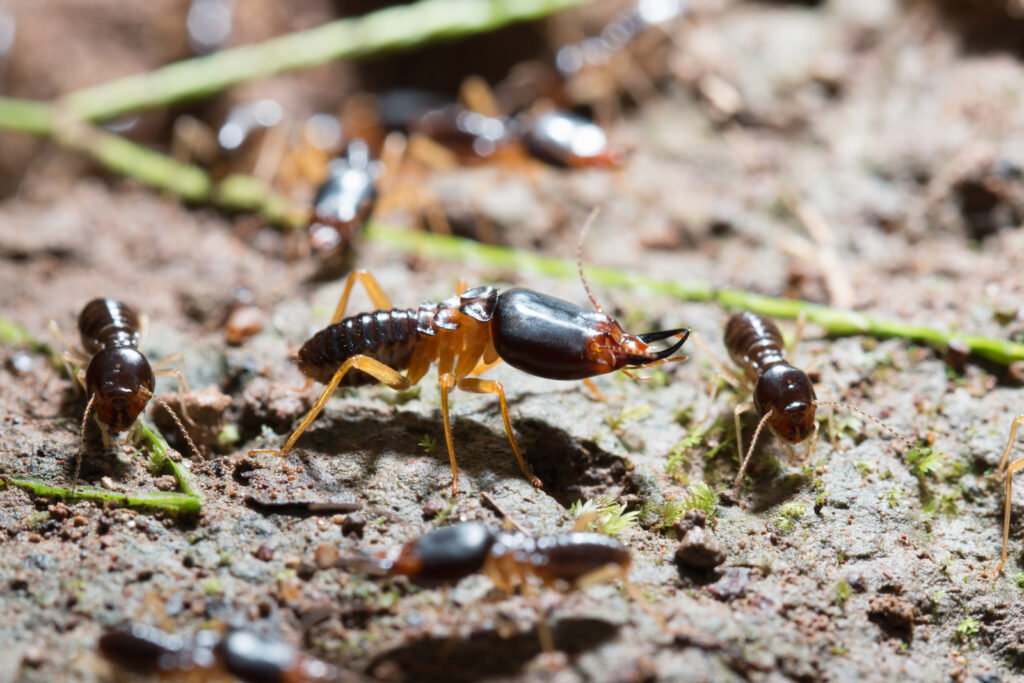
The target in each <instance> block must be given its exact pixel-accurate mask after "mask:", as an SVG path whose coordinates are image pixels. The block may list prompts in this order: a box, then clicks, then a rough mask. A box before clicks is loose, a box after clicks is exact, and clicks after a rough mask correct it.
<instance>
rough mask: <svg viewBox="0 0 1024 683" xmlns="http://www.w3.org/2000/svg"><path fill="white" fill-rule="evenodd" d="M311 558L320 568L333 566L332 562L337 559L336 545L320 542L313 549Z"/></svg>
mask: <svg viewBox="0 0 1024 683" xmlns="http://www.w3.org/2000/svg"><path fill="white" fill-rule="evenodd" d="M313 559H314V560H315V561H316V566H317V567H320V569H327V568H329V567H333V566H334V563H335V562H337V561H338V546H336V545H334V544H333V543H321V544H320V545H318V546H317V547H316V550H314V551H313Z"/></svg>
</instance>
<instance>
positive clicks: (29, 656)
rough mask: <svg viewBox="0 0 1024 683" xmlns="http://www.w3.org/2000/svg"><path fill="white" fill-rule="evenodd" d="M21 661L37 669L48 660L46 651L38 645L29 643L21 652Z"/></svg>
mask: <svg viewBox="0 0 1024 683" xmlns="http://www.w3.org/2000/svg"><path fill="white" fill-rule="evenodd" d="M21 661H22V663H23V664H24V665H25V666H30V667H32V668H33V669H35V668H37V667H39V666H42V664H43V662H45V661H46V652H45V651H43V648H41V647H40V646H38V645H29V646H28V647H26V648H25V650H24V651H23V652H22V653H21Z"/></svg>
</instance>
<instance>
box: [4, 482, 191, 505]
mask: <svg viewBox="0 0 1024 683" xmlns="http://www.w3.org/2000/svg"><path fill="white" fill-rule="evenodd" d="M8 484H9V485H11V486H17V487H18V488H20V489H24V490H26V491H28V492H29V493H31V494H32V495H34V496H39V497H42V498H61V499H63V500H88V501H92V502H95V503H107V502H113V503H117V504H118V505H119V506H120V507H126V508H134V509H140V510H150V511H157V510H165V511H167V512H170V513H173V514H178V515H196V514H199V510H200V507H201V501H200V500H199V498H197V497H196V496H191V495H188V494H184V493H173V492H163V491H154V492H152V493H138V494H128V493H118V492H116V491H108V490H107V489H101V488H99V487H96V486H79V487H77V488H75V490H74V491H72V490H71V489H69V488H64V487H63V486H52V485H50V484H47V483H46V482H44V481H42V480H40V479H36V478H34V477H18V476H0V485H8Z"/></svg>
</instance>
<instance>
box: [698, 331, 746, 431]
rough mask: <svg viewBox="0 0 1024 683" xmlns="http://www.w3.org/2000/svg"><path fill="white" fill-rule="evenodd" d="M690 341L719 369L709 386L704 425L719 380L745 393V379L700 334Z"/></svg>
mask: <svg viewBox="0 0 1024 683" xmlns="http://www.w3.org/2000/svg"><path fill="white" fill-rule="evenodd" d="M690 339H691V340H692V341H693V342H694V343H695V344H696V345H697V347H698V348H699V349H700V350H701V352H703V353H704V354H706V355H707V357H708V359H709V360H710V361H711V365H712V366H714V367H716V368H717V369H718V371H717V372H716V373H715V376H714V377H712V378H711V382H710V383H709V384H708V388H707V392H708V402H707V408H706V409H705V410H704V417H702V418H701V419H700V421H701V422H702V423H703V422H706V421H707V420H708V419H709V418H710V417H711V411H712V410H714V407H715V398H717V396H718V382H719V380H724V381H725V382H726V383H728V384H729V385H731V386H732V387H733V388H734V389H736V390H737V391H743V388H744V381H743V378H741V377H740V376H739V375H737V374H736V372H735V371H733V369H732V368H731V367H729V366H728V365H727V364H726V363H724V362H723V361H722V359H721V358H719V357H718V355H717V354H715V352H714V351H712V350H711V349H710V348H709V347H708V345H707V344H705V343H704V339H703V337H701V335H700V334H697V333H693V334H691V335H690ZM740 450H741V451H742V450H743V449H742V448H740Z"/></svg>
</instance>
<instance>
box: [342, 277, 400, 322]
mask: <svg viewBox="0 0 1024 683" xmlns="http://www.w3.org/2000/svg"><path fill="white" fill-rule="evenodd" d="M356 280H359V282H361V283H362V284H363V288H364V289H366V293H367V294H369V295H370V301H372V302H373V306H374V308H376V309H377V310H379V311H389V310H391V299H390V298H388V295H387V294H385V293H384V289H383V288H382V287H381V286H380V283H379V282H377V278H375V277H374V276H373V274H371V273H370V271H368V270H363V269H362V268H360V269H359V270H353V271H352V272H351V273H349V274H348V279H347V280H345V291H343V292H342V294H341V299H340V300H339V301H338V307H337V308H335V309H334V315H332V316H331V323H332V324H333V323H336V322H339V321H340V320H341V317H342V316H343V315H345V309H346V308H347V307H348V297H349V295H350V294H351V293H352V286H353V285H354V284H355V283H356Z"/></svg>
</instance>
